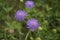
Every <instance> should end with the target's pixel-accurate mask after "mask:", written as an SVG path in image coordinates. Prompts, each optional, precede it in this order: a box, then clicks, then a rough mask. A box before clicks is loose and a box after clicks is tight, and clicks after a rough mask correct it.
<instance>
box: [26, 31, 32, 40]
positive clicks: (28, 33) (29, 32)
mask: <svg viewBox="0 0 60 40" xmlns="http://www.w3.org/2000/svg"><path fill="white" fill-rule="evenodd" d="M30 32H31V31H28V33H27V35H26V37H25V40H27V37H28V35H29V34H30Z"/></svg>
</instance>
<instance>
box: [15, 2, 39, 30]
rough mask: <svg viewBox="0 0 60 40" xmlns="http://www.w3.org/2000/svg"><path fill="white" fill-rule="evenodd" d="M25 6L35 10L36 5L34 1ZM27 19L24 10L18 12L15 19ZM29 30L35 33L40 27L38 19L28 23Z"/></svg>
mask: <svg viewBox="0 0 60 40" xmlns="http://www.w3.org/2000/svg"><path fill="white" fill-rule="evenodd" d="M25 6H26V7H27V8H33V7H34V6H35V3H34V2H33V1H26V3H25ZM26 17H27V13H26V12H25V11H24V10H18V11H17V12H16V14H15V19H16V20H18V21H23V20H25V18H26ZM27 26H28V27H27V28H29V29H30V30H31V31H35V30H36V29H37V28H38V27H39V23H38V21H37V20H36V19H34V18H32V19H29V20H28V21H27Z"/></svg>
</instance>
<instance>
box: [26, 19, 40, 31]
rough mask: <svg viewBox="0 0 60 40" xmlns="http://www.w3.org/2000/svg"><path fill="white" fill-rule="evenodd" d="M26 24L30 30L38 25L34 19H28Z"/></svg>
mask: <svg viewBox="0 0 60 40" xmlns="http://www.w3.org/2000/svg"><path fill="white" fill-rule="evenodd" d="M27 26H28V28H29V29H30V30H31V31H35V30H36V29H37V28H38V27H39V23H38V21H37V20H36V19H30V20H28V22H27Z"/></svg>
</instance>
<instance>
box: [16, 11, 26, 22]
mask: <svg viewBox="0 0 60 40" xmlns="http://www.w3.org/2000/svg"><path fill="white" fill-rule="evenodd" d="M26 16H27V13H26V12H25V11H24V10H18V11H17V12H16V14H15V19H16V20H18V21H23V20H24V19H25V18H26Z"/></svg>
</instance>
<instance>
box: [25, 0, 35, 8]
mask: <svg viewBox="0 0 60 40" xmlns="http://www.w3.org/2000/svg"><path fill="white" fill-rule="evenodd" d="M25 6H26V7H27V8H32V7H34V6H35V4H34V2H33V1H26V3H25Z"/></svg>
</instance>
